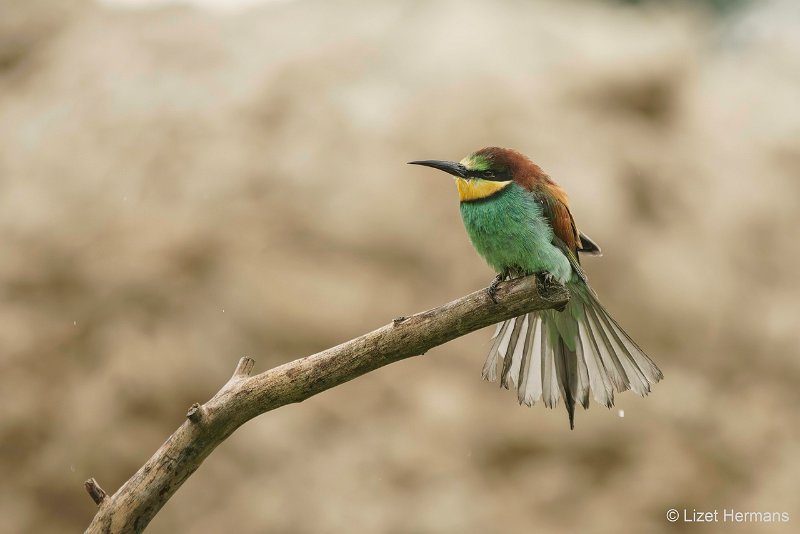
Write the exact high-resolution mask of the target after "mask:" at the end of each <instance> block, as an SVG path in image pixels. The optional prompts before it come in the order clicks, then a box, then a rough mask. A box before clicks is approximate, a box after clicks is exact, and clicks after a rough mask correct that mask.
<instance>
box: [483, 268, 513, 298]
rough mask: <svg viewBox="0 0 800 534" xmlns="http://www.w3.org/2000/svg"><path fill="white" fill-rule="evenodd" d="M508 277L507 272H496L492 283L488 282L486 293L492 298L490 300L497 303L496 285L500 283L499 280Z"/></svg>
mask: <svg viewBox="0 0 800 534" xmlns="http://www.w3.org/2000/svg"><path fill="white" fill-rule="evenodd" d="M507 277H508V273H507V272H505V271H503V272H502V273H500V274H498V275H497V276H495V277H494V280H492V283H491V284H489V287H487V288H486V293H487V294H488V295H489V298H490V299H492V302H494V303H495V304H497V287H498V286H499V285H500V282H502V281H503V280H505V279H506V278H507Z"/></svg>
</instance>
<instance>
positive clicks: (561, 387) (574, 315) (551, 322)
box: [483, 281, 663, 428]
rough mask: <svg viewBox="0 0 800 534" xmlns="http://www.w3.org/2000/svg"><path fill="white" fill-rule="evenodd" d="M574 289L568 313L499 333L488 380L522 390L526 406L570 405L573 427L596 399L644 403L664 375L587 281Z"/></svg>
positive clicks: (511, 324) (511, 325)
mask: <svg viewBox="0 0 800 534" xmlns="http://www.w3.org/2000/svg"><path fill="white" fill-rule="evenodd" d="M569 289H570V291H571V293H572V299H571V300H570V302H569V304H568V305H567V308H566V309H565V310H564V311H563V312H557V311H554V310H545V311H540V312H534V313H528V314H526V315H521V316H519V317H515V318H513V319H509V320H508V321H505V322H503V323H501V324H499V325H498V326H497V330H496V331H495V335H494V337H493V340H494V341H493V343H492V347H491V349H490V350H489V356H488V357H487V359H486V364H485V365H484V367H483V378H484V379H486V380H489V381H492V382H493V381H496V380H498V378H499V381H500V386H501V387H505V388H506V389H510V388H516V391H517V398H518V399H519V402H520V404H526V405H528V406H532V405H533V404H535V403H536V401H538V400H539V399H542V401H543V402H544V405H545V406H547V407H548V408H553V407H554V406H556V405H557V404H558V401H559V398H563V399H564V404H565V406H566V408H567V413H568V415H569V423H570V428H574V426H575V405H576V403H580V404H581V406H583V408H584V409H587V408H588V407H589V395H590V393H591V395H592V396H593V397H594V399H595V400H596V401H597V402H599V403H600V404H603V405H604V406H606V407H608V408H611V407H612V406H613V405H614V392H615V391H616V392H623V391H625V390H628V389H631V390H633V391H634V392H636V393H638V394H639V395H641V396H645V395H647V394H648V393H649V392H650V388H651V386H652V385H653V384H655V383H656V382H658V381H659V380H661V379H662V378H663V374H662V373H661V370H659V368H658V367H657V366H656V364H655V363H653V361H652V360H651V359H650V358H649V357H648V356H647V355H646V354H645V353H644V351H643V350H642V349H641V348H640V347H639V346H638V345H637V344H636V342H634V341H633V339H631V337H630V336H629V335H628V334H627V333H626V332H625V331H624V330H623V329H622V328H621V327H620V326H619V324H618V323H617V322H616V321H615V320H614V318H613V317H611V315H610V314H609V313H608V312H607V311H606V309H605V308H604V307H603V306H602V305H601V304H600V302H598V300H597V297H596V296H595V294H594V292H593V291H592V290H591V289H590V288H589V287H588V286H587V285H585V283H584V282H583V281H578V282H573V283H570V284H569Z"/></svg>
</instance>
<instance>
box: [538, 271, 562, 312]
mask: <svg viewBox="0 0 800 534" xmlns="http://www.w3.org/2000/svg"><path fill="white" fill-rule="evenodd" d="M536 277H537V279H538V281H539V282H540V283H541V284H542V287H543V288H544V289H545V290H548V289H550V288H553V287H557V286H561V282H559V281H558V280H556V277H555V276H553V274H552V273H549V272H547V271H545V272H543V273H538V274H537V275H536ZM566 308H567V305H566V304H564V305H563V306H560V307H558V308H556V309H555V310H556V311H559V312H562V311H564V310H565V309H566Z"/></svg>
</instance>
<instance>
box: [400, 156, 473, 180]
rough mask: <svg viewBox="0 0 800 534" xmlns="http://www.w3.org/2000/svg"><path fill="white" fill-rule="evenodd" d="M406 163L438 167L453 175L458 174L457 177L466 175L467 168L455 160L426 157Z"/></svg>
mask: <svg viewBox="0 0 800 534" xmlns="http://www.w3.org/2000/svg"><path fill="white" fill-rule="evenodd" d="M408 164H409V165H424V166H425V167H433V168H434V169H439V170H440V171H444V172H446V173H448V174H452V175H453V176H458V177H459V178H466V177H467V168H466V167H464V166H463V165H462V164H460V163H456V162H455V161H439V160H437V159H426V160H423V161H409V162H408Z"/></svg>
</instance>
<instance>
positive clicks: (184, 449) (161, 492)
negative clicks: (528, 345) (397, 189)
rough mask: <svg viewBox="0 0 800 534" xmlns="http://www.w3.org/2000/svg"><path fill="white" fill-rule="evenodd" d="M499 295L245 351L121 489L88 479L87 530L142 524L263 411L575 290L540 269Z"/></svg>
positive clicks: (547, 305)
mask: <svg viewBox="0 0 800 534" xmlns="http://www.w3.org/2000/svg"><path fill="white" fill-rule="evenodd" d="M496 299H497V303H494V302H492V300H491V299H490V298H489V296H488V294H487V292H486V291H485V290H481V291H476V292H475V293H472V294H470V295H467V296H465V297H462V298H460V299H458V300H454V301H452V302H450V303H448V304H445V305H444V306H440V307H438V308H434V309H432V310H428V311H426V312H422V313H418V314H415V315H412V316H410V317H399V318H397V319H395V320H394V321H393V322H392V323H391V324H388V325H386V326H384V327H382V328H379V329H377V330H374V331H372V332H370V333H368V334H365V335H363V336H361V337H357V338H355V339H352V340H350V341H347V342H346V343H342V344H341V345H337V346H336V347H332V348H330V349H327V350H324V351H322V352H319V353H317V354H313V355H311V356H307V357H305V358H300V359H298V360H294V361H292V362H289V363H286V364H284V365H280V366H278V367H275V368H273V369H270V370H268V371H265V372H263V373H261V374H258V375H255V376H250V373H251V371H252V370H253V365H254V361H253V360H252V359H250V358H242V359H241V360H240V361H239V364H238V366H237V367H236V370H235V371H234V373H233V376H232V377H231V378H230V380H228V382H227V383H226V384H225V385H224V386H223V387H222V389H220V390H219V392H217V394H216V395H214V397H212V398H211V400H209V401H208V402H206V403H205V404H203V405H200V404H193V405H192V406H191V407H190V408H189V411H188V413H187V414H186V421H184V422H183V424H182V425H181V426H180V427H179V428H178V429H177V430H176V431H175V432H174V433H173V434H172V435H171V436H170V437H169V438H168V439H167V441H165V442H164V444H163V445H162V446H161V447H160V448H159V449H158V450H157V451H156V452H155V454H153V456H152V457H151V458H150V459H149V460H148V461H147V463H145V464H144V465H143V466H142V467H141V468H140V469H139V471H137V472H136V473H135V474H134V475H133V476H132V477H131V478H130V479H129V480H128V481H127V482H126V483H125V484H123V486H122V487H121V488H119V489H118V490H117V492H116V493H114V494H113V495H111V496H107V495H105V492H102V490H99V491H100V492H102V496H100V494H99V493H98V492H97V491H94V488H99V486H98V485H97V482H95V481H94V479H90V481H87V490H88V491H89V493H90V496H91V497H92V498H93V500H94V501H95V502H96V503H97V505H98V510H97V513H96V514H95V516H94V519H93V520H92V522H91V524H90V525H89V528H88V529H87V530H86V532H87V533H97V532H114V533H118V532H119V533H131V532H141V531H143V530H144V529H145V527H146V526H147V525H148V523H149V522H150V521H151V520H152V519H153V517H154V516H155V515H156V513H158V511H159V510H160V509H161V507H162V506H163V505H164V504H165V503H166V502H167V500H169V498H170V497H171V496H172V495H173V494H174V493H175V491H176V490H177V489H178V488H179V487H180V486H181V484H183V482H184V481H186V479H187V478H189V477H190V476H191V475H192V473H194V472H195V470H196V469H197V468H198V467H200V464H201V463H202V462H203V460H205V459H206V457H207V456H208V455H209V454H211V451H213V450H214V449H215V448H216V447H217V445H219V444H220V443H222V442H223V441H225V439H226V438H228V436H230V435H231V434H232V433H233V432H234V431H235V430H236V429H237V428H239V427H240V426H241V425H243V424H244V423H246V422H247V421H249V420H250V419H253V418H254V417H256V416H258V415H261V414H263V413H265V412H268V411H270V410H274V409H275V408H278V407H280V406H283V405H285V404H290V403H294V402H301V401H303V400H305V399H307V398H309V397H311V396H312V395H316V394H317V393H320V392H322V391H325V390H326V389H329V388H332V387H335V386H338V385H340V384H343V383H345V382H347V381H349V380H352V379H354V378H356V377H358V376H361V375H363V374H365V373H368V372H370V371H373V370H375V369H377V368H379V367H383V366H384V365H388V364H390V363H393V362H396V361H399V360H403V359H405V358H409V357H411V356H417V355H420V354H425V352H427V351H428V350H430V349H431V348H433V347H436V346H438V345H441V344H443V343H446V342H448V341H450V340H453V339H455V338H457V337H460V336H463V335H464V334H467V333H469V332H472V331H475V330H478V329H479V328H483V327H485V326H489V325H492V324H495V323H498V322H500V321H503V320H505V319H510V318H511V317H516V316H518V315H521V314H523V313H527V312H530V311H534V310H543V309H551V308H556V309H557V308H561V307H563V306H564V305H565V304H566V302H567V301H568V300H569V292H568V291H567V290H566V289H565V288H564V287H562V286H560V285H547V284H541V283H538V284H537V281H536V277H535V276H527V277H524V278H518V279H515V280H511V281H508V282H503V283H502V284H500V285H499V287H498V289H497V293H496ZM89 482H91V484H90V483H89ZM90 488H91V489H90Z"/></svg>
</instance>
